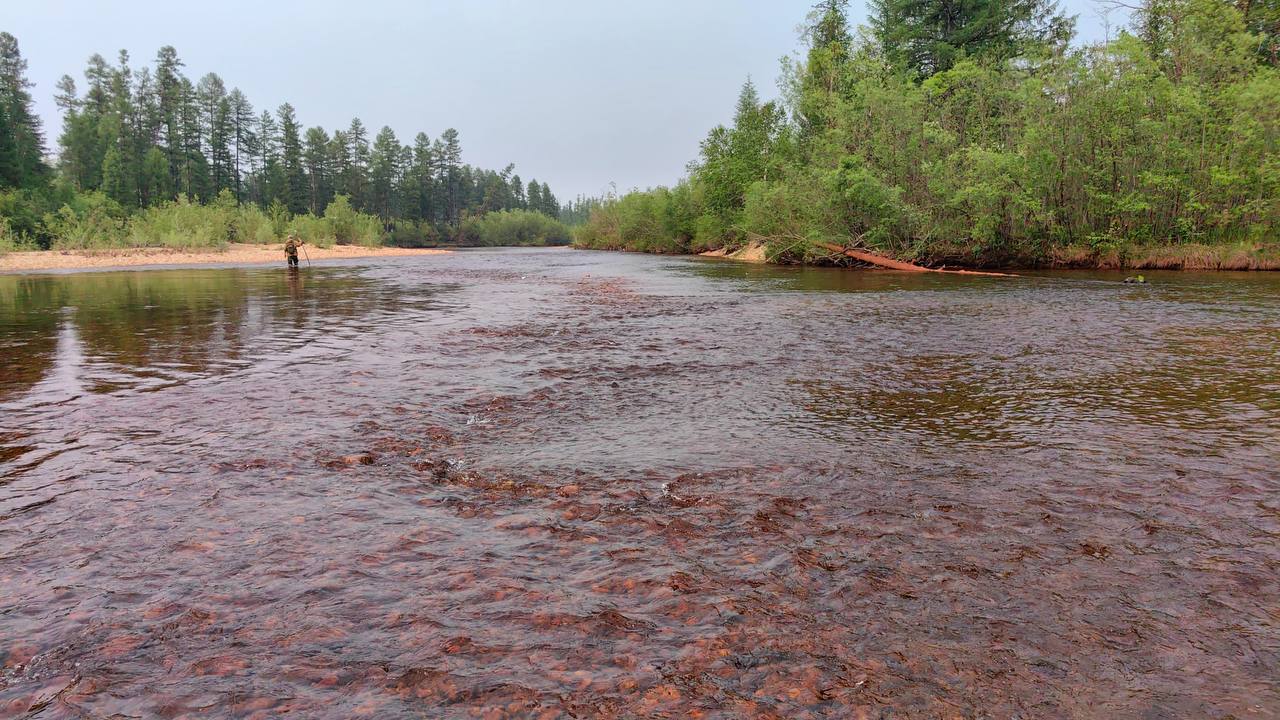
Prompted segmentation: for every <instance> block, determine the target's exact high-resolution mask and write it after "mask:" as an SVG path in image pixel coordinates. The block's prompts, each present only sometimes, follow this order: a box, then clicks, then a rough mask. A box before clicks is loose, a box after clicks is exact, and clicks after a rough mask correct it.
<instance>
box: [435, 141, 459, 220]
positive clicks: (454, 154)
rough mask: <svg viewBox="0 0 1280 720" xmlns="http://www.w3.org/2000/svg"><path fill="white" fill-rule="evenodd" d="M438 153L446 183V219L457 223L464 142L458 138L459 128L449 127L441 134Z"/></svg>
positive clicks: (443, 178) (444, 182)
mask: <svg viewBox="0 0 1280 720" xmlns="http://www.w3.org/2000/svg"><path fill="white" fill-rule="evenodd" d="M438 153H439V155H438V157H439V161H440V171H441V175H442V178H441V179H442V181H443V184H444V202H445V217H444V221H445V223H446V224H449V225H456V224H457V222H458V215H459V212H460V211H461V206H460V201H461V200H462V182H461V181H462V173H461V170H462V143H461V142H460V141H459V140H458V131H457V130H454V129H453V128H449V129H448V130H445V131H444V132H443V133H442V134H441V135H440V147H439V150H438Z"/></svg>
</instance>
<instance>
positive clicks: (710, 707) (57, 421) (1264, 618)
mask: <svg viewBox="0 0 1280 720" xmlns="http://www.w3.org/2000/svg"><path fill="white" fill-rule="evenodd" d="M1119 279H1120V276H1115V275H1106V274H1059V275H1052V274H1050V275H1039V276H1030V277H1020V278H982V277H957V276H945V275H913V274H901V273H893V272H877V271H863V272H859V271H841V270H830V269H814V268H809V269H801V268H777V267H756V266H746V265H738V264H733V263H728V262H721V261H709V260H703V259H690V258H662V257H654V256H642V255H627V254H614V253H595V252H585V251H572V250H496V251H477V252H458V253H454V254H450V255H442V256H430V257H411V258H390V259H379V260H371V261H350V262H347V263H345V264H331V265H325V266H320V265H317V266H316V267H314V268H312V269H305V268H304V269H303V271H302V272H299V273H290V272H288V271H286V270H285V269H284V268H283V267H279V268H276V267H272V268H200V269H172V270H151V271H143V272H109V273H73V274H62V275H40V276H0V717H3V718H41V719H47V718H90V717H92V718H275V717H281V716H290V717H306V718H356V717H367V718H379V719H382V718H418V717H432V718H473V717H480V718H524V717H535V718H559V717H577V718H597V717H599V718H685V717H700V718H740V717H755V718H862V717H865V718H1191V717H1206V718H1208V717H1212V718H1228V717H1234V718H1277V717H1280V275H1276V274H1227V273H1218V274H1195V273H1182V274H1177V273H1168V274H1160V273H1154V274H1153V275H1151V276H1149V279H1150V280H1151V281H1152V282H1151V284H1149V285H1145V286H1142V285H1125V284H1122V283H1120V282H1119Z"/></svg>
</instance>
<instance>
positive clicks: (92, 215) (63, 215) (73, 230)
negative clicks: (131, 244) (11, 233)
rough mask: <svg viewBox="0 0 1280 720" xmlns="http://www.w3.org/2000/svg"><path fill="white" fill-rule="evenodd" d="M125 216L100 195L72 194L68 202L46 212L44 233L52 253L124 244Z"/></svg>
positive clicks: (109, 199) (112, 202) (113, 203)
mask: <svg viewBox="0 0 1280 720" xmlns="http://www.w3.org/2000/svg"><path fill="white" fill-rule="evenodd" d="M124 217H125V213H124V209H123V208H121V207H120V204H119V203H117V202H116V201H114V200H112V199H111V198H109V197H107V196H106V195H105V194H103V193H101V192H90V193H82V194H80V195H76V196H75V197H74V198H73V199H72V201H71V202H70V203H68V204H66V205H63V206H62V207H60V208H58V211H57V212H53V213H46V214H45V216H44V223H43V224H44V230H45V232H47V233H48V234H49V236H50V237H52V243H51V247H53V248H54V249H55V250H91V249H101V248H112V247H121V246H122V245H124V244H125V238H126V233H125V220H124Z"/></svg>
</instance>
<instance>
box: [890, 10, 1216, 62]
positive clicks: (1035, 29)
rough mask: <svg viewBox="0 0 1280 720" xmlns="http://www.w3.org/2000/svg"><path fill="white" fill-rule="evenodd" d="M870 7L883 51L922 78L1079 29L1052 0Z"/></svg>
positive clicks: (1048, 43)
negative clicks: (965, 60) (964, 60)
mask: <svg viewBox="0 0 1280 720" xmlns="http://www.w3.org/2000/svg"><path fill="white" fill-rule="evenodd" d="M1215 1H1216V0H1215ZM871 9H872V11H873V13H874V16H873V19H872V25H873V26H874V31H875V35H876V39H877V40H878V42H879V44H880V48H881V50H882V52H883V53H884V56H885V57H886V58H888V60H889V62H890V63H891V64H892V65H893V67H894V68H895V69H896V70H899V71H906V72H910V73H914V74H916V75H918V76H920V77H928V76H930V75H932V74H934V73H937V72H942V71H944V70H948V69H950V68H951V67H952V66H954V65H955V64H956V63H957V62H958V61H959V60H960V59H962V58H964V57H977V58H992V59H997V60H1003V59H1007V58H1011V57H1019V56H1024V55H1027V54H1032V53H1034V52H1035V51H1036V50H1038V49H1041V48H1043V49H1049V50H1052V49H1060V48H1061V47H1064V46H1065V45H1066V43H1067V42H1068V41H1069V40H1070V39H1071V35H1072V33H1073V31H1074V29H1073V27H1072V26H1073V24H1074V23H1073V20H1072V19H1071V18H1067V17H1064V16H1062V15H1061V14H1059V13H1058V12H1057V7H1056V3H1055V2H1053V0H961V1H960V2H956V1H955V0H872V5H871Z"/></svg>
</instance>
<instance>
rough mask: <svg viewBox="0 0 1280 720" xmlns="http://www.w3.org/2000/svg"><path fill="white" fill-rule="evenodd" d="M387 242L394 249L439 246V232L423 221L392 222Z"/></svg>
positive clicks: (402, 220) (403, 220)
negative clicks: (394, 247)
mask: <svg viewBox="0 0 1280 720" xmlns="http://www.w3.org/2000/svg"><path fill="white" fill-rule="evenodd" d="M388 239H389V241H390V243H391V244H392V245H394V246H396V247H435V246H437V245H439V244H440V240H441V235H440V231H439V230H438V229H436V227H435V226H434V225H432V224H431V223H429V222H426V221H425V220H424V221H422V222H414V221H413V220H406V219H400V220H394V221H392V223H391V232H390V234H389V238H388Z"/></svg>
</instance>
